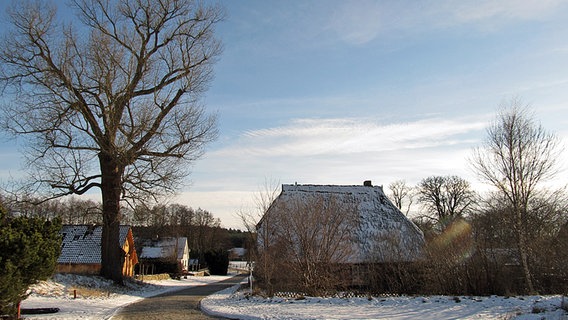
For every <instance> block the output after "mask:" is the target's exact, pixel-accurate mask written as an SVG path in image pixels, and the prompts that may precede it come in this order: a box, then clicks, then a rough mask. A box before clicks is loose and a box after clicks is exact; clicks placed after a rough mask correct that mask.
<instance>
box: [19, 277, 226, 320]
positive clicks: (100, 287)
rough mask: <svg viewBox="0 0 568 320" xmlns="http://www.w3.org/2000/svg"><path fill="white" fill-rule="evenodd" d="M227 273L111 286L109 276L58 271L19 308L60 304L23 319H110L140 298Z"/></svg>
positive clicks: (49, 306)
mask: <svg viewBox="0 0 568 320" xmlns="http://www.w3.org/2000/svg"><path fill="white" fill-rule="evenodd" d="M228 278H230V276H207V277H188V278H187V279H181V280H171V279H169V280H155V281H145V282H144V283H142V284H129V285H128V286H127V287H126V288H123V289H120V288H116V287H114V286H113V285H112V284H111V283H110V282H109V281H108V280H104V279H102V278H98V277H81V276H73V275H57V276H56V277H55V280H56V281H53V280H48V281H43V282H41V283H39V284H37V285H35V286H34V287H33V290H32V292H33V293H32V294H31V295H30V296H29V297H28V298H27V299H26V300H24V301H22V304H21V307H22V308H59V309H60V310H59V312H57V313H53V314H42V315H28V314H25V315H23V317H24V318H26V319H88V320H90V319H92V320H99V319H110V318H111V317H112V316H113V315H114V314H115V313H116V312H117V311H118V309H120V308H121V307H124V306H126V305H128V304H130V303H133V302H136V301H138V300H140V299H144V298H147V297H152V296H155V295H158V294H161V293H164V292H171V291H176V290H181V289H184V288H188V287H193V286H201V285H207V284H209V283H213V282H218V281H222V280H225V279H228ZM77 283H81V284H82V288H78V289H77V298H76V299H74V297H73V290H72V289H71V288H72V287H73V285H74V284H77Z"/></svg>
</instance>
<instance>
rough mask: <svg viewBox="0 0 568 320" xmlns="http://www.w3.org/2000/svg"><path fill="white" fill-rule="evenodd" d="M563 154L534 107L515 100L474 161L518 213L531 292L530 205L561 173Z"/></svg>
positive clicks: (506, 106)
mask: <svg viewBox="0 0 568 320" xmlns="http://www.w3.org/2000/svg"><path fill="white" fill-rule="evenodd" d="M559 151H560V150H559V140H558V138H557V137H556V136H555V135H554V134H552V133H549V132H547V131H546V130H545V129H544V128H543V127H542V126H541V125H539V124H537V123H536V122H535V120H534V118H533V115H532V114H531V113H530V112H529V107H528V106H526V105H524V104H523V103H522V102H521V101H520V100H518V99H512V100H511V101H510V102H509V104H504V105H502V106H501V111H500V113H499V114H498V116H497V118H496V120H495V121H494V122H493V123H492V124H491V125H490V126H489V127H488V129H487V137H486V139H485V141H484V143H483V145H482V146H481V147H479V148H476V149H475V150H474V152H473V154H472V157H471V159H470V163H471V166H472V168H473V170H474V171H475V172H476V173H477V175H478V176H479V177H480V179H481V180H482V181H485V182H487V183H489V184H490V185H492V186H494V187H495V188H496V189H497V190H498V192H499V193H500V194H501V196H502V197H503V198H504V199H505V201H506V205H507V207H509V208H510V210H511V211H512V220H513V221H514V225H513V230H514V232H515V234H516V238H517V239H516V241H517V247H518V252H519V261H520V264H521V267H522V269H523V274H524V280H525V284H526V288H527V289H528V291H529V292H530V293H533V292H534V291H535V287H534V284H533V279H532V278H533V277H532V272H531V268H530V265H529V258H528V256H529V252H528V251H529V244H528V243H527V235H528V233H529V232H530V228H531V226H530V219H529V217H530V212H529V211H528V210H529V205H530V203H531V201H532V200H534V199H535V198H536V196H537V195H538V194H537V190H538V189H537V187H538V186H539V184H541V183H542V182H543V181H545V180H547V179H549V178H552V177H554V175H555V174H556V173H557V169H558V168H557V164H558V156H559Z"/></svg>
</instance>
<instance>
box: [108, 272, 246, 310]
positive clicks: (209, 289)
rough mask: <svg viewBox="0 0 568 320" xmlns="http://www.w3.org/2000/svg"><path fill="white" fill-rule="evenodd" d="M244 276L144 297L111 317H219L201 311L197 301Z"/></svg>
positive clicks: (232, 284) (236, 282) (229, 285)
mask: <svg viewBox="0 0 568 320" xmlns="http://www.w3.org/2000/svg"><path fill="white" fill-rule="evenodd" d="M244 277H245V275H238V276H235V277H232V278H230V279H227V280H224V281H220V282H215V283H211V284H207V285H204V286H197V287H191V288H187V289H182V290H179V291H175V292H168V293H164V294H161V295H157V296H154V297H150V298H146V299H144V300H141V301H138V302H135V303H132V304H129V305H127V306H126V307H124V308H122V309H120V310H119V311H118V312H117V313H116V314H115V315H114V316H113V317H112V318H111V319H112V320H129V319H133V320H134V319H136V320H138V319H149V320H174V319H176V320H177V319H220V318H216V317H211V316H208V315H205V314H204V313H202V312H201V310H199V302H200V301H201V299H203V298H204V297H206V296H208V295H210V294H213V293H215V292H217V291H221V290H223V289H226V288H228V287H231V286H234V285H235V284H238V283H239V282H241V280H242V279H243V278H244Z"/></svg>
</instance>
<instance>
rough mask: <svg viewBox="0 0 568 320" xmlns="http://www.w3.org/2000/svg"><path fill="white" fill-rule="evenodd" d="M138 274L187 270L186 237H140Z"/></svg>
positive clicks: (187, 247)
mask: <svg viewBox="0 0 568 320" xmlns="http://www.w3.org/2000/svg"><path fill="white" fill-rule="evenodd" d="M138 243H139V245H140V247H141V252H140V265H139V267H138V273H139V274H154V273H185V272H187V271H188V270H189V245H188V242H187V238H186V237H177V238H170V237H168V238H161V239H142V240H139V241H138Z"/></svg>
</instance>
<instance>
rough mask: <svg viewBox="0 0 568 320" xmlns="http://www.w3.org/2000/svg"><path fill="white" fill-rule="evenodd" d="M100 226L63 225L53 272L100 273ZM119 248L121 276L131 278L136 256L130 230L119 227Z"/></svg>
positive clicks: (136, 259) (128, 227) (126, 227)
mask: <svg viewBox="0 0 568 320" xmlns="http://www.w3.org/2000/svg"><path fill="white" fill-rule="evenodd" d="M102 229H103V227H102V226H97V225H64V226H63V227H62V228H61V236H62V242H61V255H60V256H59V259H57V272H60V273H77V274H98V273H99V272H100V270H101V239H102ZM119 245H120V247H121V248H122V251H123V253H124V263H123V265H122V275H123V276H127V277H132V276H133V275H134V266H135V265H136V264H137V263H138V255H137V253H136V249H135V247H134V237H133V236H132V228H131V227H130V226H126V225H124V226H120V235H119Z"/></svg>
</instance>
